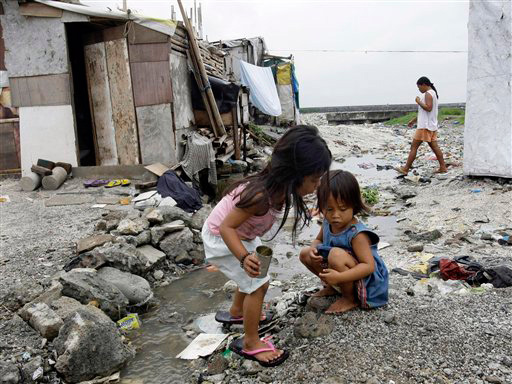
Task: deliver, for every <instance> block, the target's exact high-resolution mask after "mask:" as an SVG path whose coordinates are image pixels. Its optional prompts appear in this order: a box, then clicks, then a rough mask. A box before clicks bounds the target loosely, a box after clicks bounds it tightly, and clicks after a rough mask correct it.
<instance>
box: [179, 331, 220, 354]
mask: <svg viewBox="0 0 512 384" xmlns="http://www.w3.org/2000/svg"><path fill="white" fill-rule="evenodd" d="M226 337H228V335H225V334H212V333H201V334H199V335H197V337H196V338H195V339H194V340H192V342H191V343H190V344H189V345H188V346H187V348H185V349H184V350H183V351H181V352H180V353H179V354H178V355H177V356H176V358H178V359H184V360H194V359H197V358H199V357H204V356H209V355H211V354H212V353H213V352H214V351H215V350H216V349H217V347H218V346H219V345H220V344H221V343H222V342H223V341H224V340H225V339H226Z"/></svg>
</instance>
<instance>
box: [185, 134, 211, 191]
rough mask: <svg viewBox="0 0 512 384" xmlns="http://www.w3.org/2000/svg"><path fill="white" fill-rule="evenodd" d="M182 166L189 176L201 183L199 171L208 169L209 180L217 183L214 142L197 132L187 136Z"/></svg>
mask: <svg viewBox="0 0 512 384" xmlns="http://www.w3.org/2000/svg"><path fill="white" fill-rule="evenodd" d="M181 167H182V168H183V171H185V173H186V174H187V176H188V177H189V178H190V179H191V180H194V181H195V182H196V183H198V184H199V171H202V170H203V169H206V168H207V169H208V182H209V183H210V184H213V185H217V168H216V167H215V151H214V150H213V146H212V142H211V141H210V140H209V139H208V138H206V137H204V136H202V135H200V134H199V133H197V132H194V133H192V134H191V135H189V136H188V138H187V147H186V149H185V155H184V156H183V160H182V161H181Z"/></svg>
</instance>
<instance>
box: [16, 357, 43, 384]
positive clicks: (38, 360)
mask: <svg viewBox="0 0 512 384" xmlns="http://www.w3.org/2000/svg"><path fill="white" fill-rule="evenodd" d="M43 364H44V362H43V358H42V357H41V356H36V357H34V358H33V359H31V360H30V361H29V362H27V363H25V364H23V366H22V367H21V375H22V377H23V383H36V382H38V381H40V379H41V378H42V377H43V373H44V370H43Z"/></svg>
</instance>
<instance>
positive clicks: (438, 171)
mask: <svg viewBox="0 0 512 384" xmlns="http://www.w3.org/2000/svg"><path fill="white" fill-rule="evenodd" d="M446 172H448V168H446V167H445V168H439V169H438V170H437V171H434V173H446Z"/></svg>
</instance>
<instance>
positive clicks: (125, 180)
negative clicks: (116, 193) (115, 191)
mask: <svg viewBox="0 0 512 384" xmlns="http://www.w3.org/2000/svg"><path fill="white" fill-rule="evenodd" d="M131 183H132V182H131V181H130V180H129V179H122V180H121V186H123V187H127V186H129V185H130V184H131Z"/></svg>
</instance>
